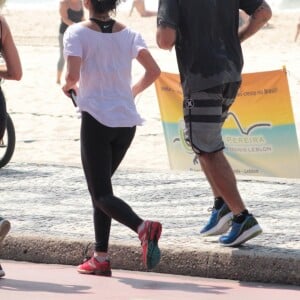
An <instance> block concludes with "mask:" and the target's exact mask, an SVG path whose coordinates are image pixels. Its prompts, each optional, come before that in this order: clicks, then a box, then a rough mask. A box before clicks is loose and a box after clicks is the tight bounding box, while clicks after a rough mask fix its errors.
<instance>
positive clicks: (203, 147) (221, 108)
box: [184, 83, 261, 246]
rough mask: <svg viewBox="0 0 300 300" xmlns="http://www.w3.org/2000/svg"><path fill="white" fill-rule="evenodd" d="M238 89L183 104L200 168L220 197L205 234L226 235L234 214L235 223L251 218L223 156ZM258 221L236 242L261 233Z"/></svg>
mask: <svg viewBox="0 0 300 300" xmlns="http://www.w3.org/2000/svg"><path fill="white" fill-rule="evenodd" d="M239 86H240V83H231V84H227V85H224V86H219V87H214V88H211V89H208V90H206V91H203V92H199V93H197V94H195V95H193V96H192V98H191V99H189V100H185V101H184V104H185V107H184V115H185V121H186V127H187V134H188V136H189V139H190V144H191V145H192V147H193V149H194V151H195V152H196V153H197V154H198V157H199V161H200V164H201V167H202V169H203V171H204V173H205V175H206V177H207V179H208V182H209V184H210V185H211V188H212V191H213V193H214V196H215V197H216V198H217V201H215V205H214V208H213V210H212V214H211V218H210V220H209V222H208V224H207V225H206V226H205V227H204V228H203V229H202V230H201V233H203V234H206V235H214V234H221V233H224V232H226V231H227V230H228V229H229V224H228V221H229V220H230V218H231V217H232V213H233V214H234V215H235V217H234V218H233V222H235V221H236V220H238V221H241V222H243V221H244V220H245V219H246V215H248V211H247V210H246V208H245V205H244V203H243V200H242V198H241V196H240V193H239V190H238V188H237V182H236V178H235V175H234V172H233V170H232V168H231V166H230V165H229V163H228V161H227V159H226V157H225V155H224V153H223V148H224V143H223V140H222V136H221V130H222V125H223V123H224V121H225V119H226V117H227V114H228V110H229V108H230V106H231V105H232V103H233V101H234V99H235V97H236V94H237V92H238V88H239ZM223 201H224V202H225V203H224V204H222V202H223ZM216 204H217V205H218V207H216ZM255 222H256V220H255ZM255 222H253V226H251V227H253V232H252V231H248V232H247V233H246V235H245V236H243V238H242V239H237V243H242V242H244V241H246V240H247V239H249V238H251V237H253V236H252V235H253V234H259V233H260V232H261V228H260V227H259V225H258V224H257V222H256V224H257V225H258V226H255V225H256V224H255ZM231 235H232V234H231ZM235 238H239V237H238V236H236V237H235ZM230 240H231V242H230V246H231V245H233V243H235V241H233V243H232V238H231V239H230ZM220 242H221V243H223V242H224V239H222V238H221V239H220Z"/></svg>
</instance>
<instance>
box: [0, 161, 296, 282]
mask: <svg viewBox="0 0 300 300" xmlns="http://www.w3.org/2000/svg"><path fill="white" fill-rule="evenodd" d="M0 178H1V187H0V189H1V192H0V193H1V197H0V207H1V215H2V216H4V217H6V218H7V219H9V220H10V221H11V223H12V229H11V232H10V234H9V236H8V237H7V239H6V240H5V242H4V244H3V246H2V248H1V251H0V258H1V259H12V260H24V261H31V262H43V263H51V264H66V265H77V264H78V263H80V262H81V259H82V258H83V252H84V249H85V247H86V246H87V245H88V244H89V243H90V242H93V224H92V210H91V202H90V199H89V195H88V192H87V189H86V184H85V179H84V176H83V173H82V169H81V168H80V167H79V166H62V165H50V164H21V163H10V164H9V165H8V166H7V167H6V168H4V169H1V170H0ZM113 180H114V187H115V190H114V192H115V194H116V195H117V196H119V197H121V198H122V199H124V200H125V201H126V202H128V203H129V204H130V205H131V206H132V207H133V209H134V210H135V211H136V212H137V213H138V214H139V215H140V216H141V217H142V218H145V219H157V220H159V221H161V222H162V224H163V233H162V238H161V241H160V247H161V249H162V254H163V255H162V260H161V263H160V264H159V265H158V267H156V268H155V269H154V270H153V271H154V272H159V273H168V274H180V275H192V276H201V277H211V278H227V279H237V280H242V281H259V282H272V283H285V284H296V285H300V235H299V229H300V219H299V214H300V209H299V195H300V182H299V180H283V179H282V180H279V179H276V180H274V179H268V178H259V179H256V178H239V188H240V191H241V193H242V195H243V197H244V199H245V202H246V204H247V206H248V208H249V210H250V211H251V212H252V213H253V214H254V215H255V216H257V218H258V220H259V222H260V224H261V226H262V227H263V230H264V234H262V235H261V236H258V237H256V238H255V239H253V240H251V241H249V242H248V243H246V244H245V245H244V246H243V247H240V248H229V249H228V248H224V247H222V246H220V245H219V243H218V242H217V237H210V238H203V237H201V236H200V235H199V229H200V228H201V227H202V226H203V225H204V224H205V222H206V221H207V219H208V216H209V212H208V208H209V207H210V206H211V205H212V196H211V193H210V190H209V187H208V184H207V182H206V180H205V179H204V178H203V175H202V174H201V173H198V172H171V171H170V172H166V171H161V172H160V171H153V170H151V171H141V170H138V169H137V170H132V169H127V170H125V169H123V170H120V171H119V172H118V173H117V174H116V175H115V176H114V179H113ZM110 243H111V248H110V251H111V253H110V255H111V260H112V267H113V269H127V270H134V271H144V269H143V266H142V265H141V263H140V254H141V252H140V251H141V250H140V244H139V241H138V239H137V237H136V235H135V233H134V232H131V231H130V230H129V229H127V228H125V227H124V226H122V225H120V224H118V223H116V222H113V225H112V230H111V239H110ZM89 249H91V247H90V248H89Z"/></svg>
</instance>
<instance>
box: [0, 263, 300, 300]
mask: <svg viewBox="0 0 300 300" xmlns="http://www.w3.org/2000/svg"><path fill="white" fill-rule="evenodd" d="M3 265H5V270H6V277H5V278H3V279H0V297H1V299H5V300H16V299H22V300H35V299H37V300H40V299H43V300H48V299H55V300H59V299H63V300H67V299H72V300H76V299H85V300H92V299H95V300H96V299H97V300H99V299H103V300H154V299H155V300H174V299H176V300H183V299H189V300H193V299H203V300H222V299H223V300H224V299H228V300H229V299H230V300H240V299H243V300H250V299H251V300H252V299H256V300H263V299H272V300H283V299H288V300H298V299H299V298H300V288H299V287H295V286H285V285H270V284H256V283H248V282H237V281H230V280H214V279H204V278H199V277H189V276H174V275H163V274H156V273H141V272H129V271H120V270H113V277H112V278H105V277H99V276H90V275H80V274H77V273H76V271H74V268H73V267H70V266H62V265H44V264H33V263H22V262H12V261H5V262H4V263H3Z"/></svg>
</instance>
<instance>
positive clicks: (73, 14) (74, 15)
mask: <svg viewBox="0 0 300 300" xmlns="http://www.w3.org/2000/svg"><path fill="white" fill-rule="evenodd" d="M67 13H68V18H69V19H70V20H71V21H72V22H74V23H78V22H80V21H81V20H82V17H83V9H81V10H73V9H71V8H68V11H67ZM68 26H69V25H67V24H66V23H64V22H63V21H61V24H60V26H59V33H61V34H64V32H65V31H66V29H67V28H68Z"/></svg>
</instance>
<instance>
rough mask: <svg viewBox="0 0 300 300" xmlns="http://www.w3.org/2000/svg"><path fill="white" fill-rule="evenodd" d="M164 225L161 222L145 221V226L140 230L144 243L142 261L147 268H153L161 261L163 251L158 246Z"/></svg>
mask: <svg viewBox="0 0 300 300" xmlns="http://www.w3.org/2000/svg"><path fill="white" fill-rule="evenodd" d="M161 231H162V226H161V224H160V223H159V222H152V221H145V223H144V228H143V229H142V230H141V231H140V232H139V239H140V241H141V244H142V251H143V254H142V261H143V264H144V265H145V267H146V268H147V269H153V268H154V267H155V266H156V265H157V264H158V263H159V261H160V257H161V253H160V249H159V248H158V240H159V238H160V235H161Z"/></svg>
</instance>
